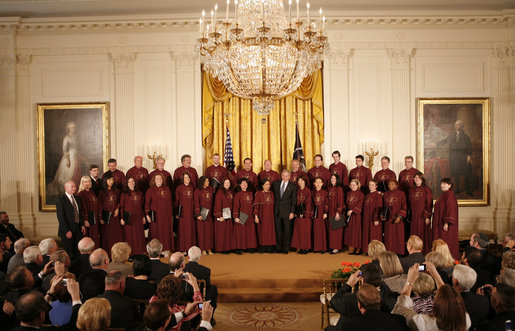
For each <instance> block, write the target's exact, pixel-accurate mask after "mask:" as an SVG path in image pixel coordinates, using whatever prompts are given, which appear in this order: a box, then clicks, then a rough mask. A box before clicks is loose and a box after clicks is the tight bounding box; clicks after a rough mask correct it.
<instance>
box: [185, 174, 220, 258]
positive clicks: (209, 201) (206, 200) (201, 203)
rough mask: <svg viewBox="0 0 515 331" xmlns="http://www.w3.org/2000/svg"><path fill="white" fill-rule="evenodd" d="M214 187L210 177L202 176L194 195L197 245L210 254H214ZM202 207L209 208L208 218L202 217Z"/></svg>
mask: <svg viewBox="0 0 515 331" xmlns="http://www.w3.org/2000/svg"><path fill="white" fill-rule="evenodd" d="M214 191H215V189H214V187H213V186H210V185H209V178H207V177H206V176H202V177H200V179H199V181H198V186H197V188H196V190H195V193H194V195H193V198H194V202H195V210H194V212H195V218H196V230H197V246H198V247H199V248H200V249H201V250H202V251H203V253H204V254H205V253H206V252H207V253H209V254H213V252H212V249H213V246H214V245H213V239H214V235H213V198H214V196H213V194H214ZM202 208H205V209H207V210H209V212H208V213H207V216H206V219H203V218H202ZM188 249H189V248H188Z"/></svg>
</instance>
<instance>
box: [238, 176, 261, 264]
mask: <svg viewBox="0 0 515 331" xmlns="http://www.w3.org/2000/svg"><path fill="white" fill-rule="evenodd" d="M238 182H239V186H238V187H239V188H237V191H238V192H237V193H236V195H235V196H234V200H233V209H232V217H233V218H234V223H235V224H234V237H235V239H236V245H235V248H236V254H238V255H240V254H241V251H242V250H243V249H245V250H250V249H254V248H256V247H257V238H256V226H255V224H254V220H253V219H252V203H253V200H254V198H253V194H252V192H250V191H249V190H248V188H249V183H248V181H247V179H246V178H245V177H243V178H240V179H239V181H238ZM240 213H244V214H246V215H247V216H248V219H247V221H246V222H245V224H242V223H241V220H240Z"/></svg>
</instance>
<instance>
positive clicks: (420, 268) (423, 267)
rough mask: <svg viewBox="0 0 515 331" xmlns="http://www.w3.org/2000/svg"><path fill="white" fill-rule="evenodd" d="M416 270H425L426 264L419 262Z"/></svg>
mask: <svg viewBox="0 0 515 331" xmlns="http://www.w3.org/2000/svg"><path fill="white" fill-rule="evenodd" d="M418 271H426V265H425V264H421V265H419V266H418Z"/></svg>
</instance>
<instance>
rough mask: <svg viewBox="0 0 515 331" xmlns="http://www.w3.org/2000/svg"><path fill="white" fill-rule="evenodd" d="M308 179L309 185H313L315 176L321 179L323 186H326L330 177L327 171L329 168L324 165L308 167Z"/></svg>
mask: <svg viewBox="0 0 515 331" xmlns="http://www.w3.org/2000/svg"><path fill="white" fill-rule="evenodd" d="M308 176H309V181H310V182H311V185H312V186H313V187H314V185H315V179H316V178H317V177H320V178H322V181H323V182H324V186H323V187H327V185H329V179H331V173H330V172H329V169H327V168H326V167H324V166H320V167H318V168H317V167H313V168H311V169H309V171H308Z"/></svg>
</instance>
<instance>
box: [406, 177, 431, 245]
mask: <svg viewBox="0 0 515 331" xmlns="http://www.w3.org/2000/svg"><path fill="white" fill-rule="evenodd" d="M408 202H409V204H408V205H409V208H410V209H411V223H410V235H416V236H418V237H419V238H420V239H422V241H423V242H424V254H427V253H429V252H430V251H431V243H432V240H431V222H429V224H427V225H426V218H428V219H431V214H432V213H431V211H432V210H433V193H432V192H431V189H430V188H429V187H427V186H414V187H412V188H411V189H410V190H409V196H408Z"/></svg>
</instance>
